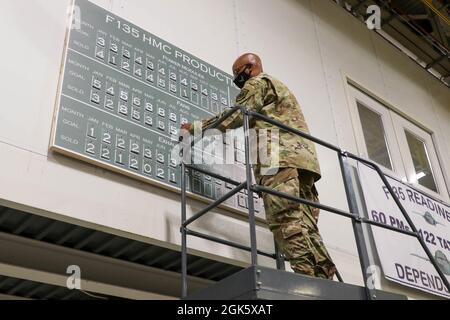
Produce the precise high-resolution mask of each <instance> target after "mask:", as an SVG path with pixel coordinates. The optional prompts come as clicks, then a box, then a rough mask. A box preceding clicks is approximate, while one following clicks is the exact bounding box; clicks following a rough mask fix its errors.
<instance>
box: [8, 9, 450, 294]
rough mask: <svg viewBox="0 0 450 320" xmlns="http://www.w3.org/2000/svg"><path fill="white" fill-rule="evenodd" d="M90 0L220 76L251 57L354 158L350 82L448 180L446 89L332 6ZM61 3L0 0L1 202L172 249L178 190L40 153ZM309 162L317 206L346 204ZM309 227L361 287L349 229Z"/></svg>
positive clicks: (236, 231) (264, 242) (317, 129)
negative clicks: (403, 128)
mask: <svg viewBox="0 0 450 320" xmlns="http://www.w3.org/2000/svg"><path fill="white" fill-rule="evenodd" d="M94 2H95V3H97V4H99V5H101V6H103V7H105V8H106V9H108V10H112V11H113V12H114V13H115V14H118V15H120V16H122V17H123V18H125V19H128V20H130V21H131V22H133V23H135V24H137V25H139V26H140V27H142V28H144V29H147V30H148V31H150V32H152V33H154V34H156V35H158V36H160V37H161V38H163V39H165V40H167V41H169V42H171V43H173V44H175V45H177V46H179V47H180V48H183V49H184V50H186V51H188V52H190V53H192V54H194V55H196V56H198V57H200V58H202V59H204V60H206V61H208V62H210V63H212V64H213V65H215V66H217V67H219V68H221V69H223V70H226V71H229V70H230V67H231V64H232V63H233V61H234V59H235V58H236V56H237V55H238V54H240V53H243V52H246V51H254V52H257V53H260V55H261V57H262V58H263V61H264V63H265V69H266V71H267V72H268V73H271V74H273V75H274V76H275V77H277V78H279V79H280V80H282V81H284V82H285V83H286V84H287V85H288V86H289V87H290V88H291V89H292V90H293V92H294V93H295V94H296V96H297V97H298V98H299V101H300V102H301V105H302V108H303V111H304V113H305V116H306V118H307V120H308V123H309V126H310V129H311V132H312V134H313V135H315V136H317V137H319V138H321V139H324V140H326V141H329V142H331V143H333V144H337V145H339V146H340V147H341V148H343V149H346V150H349V151H353V152H357V150H356V143H355V138H354V136H353V134H354V133H353V130H352V128H351V119H350V114H349V108H348V101H347V96H346V82H345V81H344V75H346V76H349V77H350V78H351V79H353V80H354V81H356V82H359V83H360V84H361V85H362V86H364V87H365V88H367V89H368V90H370V91H372V92H374V93H376V94H377V95H379V96H380V97H382V98H383V99H386V100H387V101H389V102H390V103H391V104H392V105H394V106H395V107H396V108H398V109H400V110H401V111H403V112H404V113H405V114H408V115H409V116H411V117H413V118H415V119H416V120H418V121H419V122H420V123H421V124H423V125H424V126H426V127H427V128H428V129H430V130H431V131H433V132H434V137H435V140H436V144H437V146H438V148H439V152H440V155H441V161H442V162H443V163H442V164H443V167H444V170H445V172H446V174H447V179H449V172H450V170H449V168H450V141H449V139H446V137H448V136H450V103H449V101H450V91H449V89H448V88H446V87H444V86H443V85H442V84H441V83H439V82H438V81H437V80H436V79H434V78H433V77H431V76H430V75H428V74H427V73H426V72H425V71H423V70H421V69H420V68H419V67H418V66H417V65H416V64H415V63H414V62H412V61H410V60H409V59H408V58H407V57H406V56H404V55H403V54H401V53H400V52H398V51H397V50H396V49H394V48H393V47H392V46H390V45H389V44H388V43H387V42H385V41H384V40H382V39H381V38H380V37H378V36H377V35H376V34H374V33H372V32H370V31H368V30H367V29H366V28H365V27H364V25H363V24H362V23H360V22H358V21H357V20H356V19H352V18H351V17H350V16H349V15H348V14H347V13H346V12H344V10H342V9H341V8H339V7H337V6H336V5H335V4H334V3H332V2H331V1H328V0H320V1H312V0H311V1H308V0H241V1H237V0H235V1H230V0H215V1H207V0H191V1H182V0H177V1H175V0H173V1H164V0H154V1H142V0H109V1H107V0H96V1H94ZM68 3H69V0H64V1H61V0H33V1H29V0H14V1H13V0H2V1H0V37H1V38H2V39H7V40H8V41H7V42H6V43H8V48H4V49H3V50H1V52H0V58H1V60H0V61H3V63H2V64H1V65H0V74H1V78H0V87H1V92H2V93H3V99H2V101H1V106H0V108H1V112H0V203H3V204H7V205H13V206H15V207H17V208H19V209H26V210H32V211H33V212H35V213H37V214H42V215H48V216H51V217H55V218H57V219H62V220H67V221H76V222H77V223H80V224H84V225H89V226H91V227H95V228H98V229H102V230H109V231H113V232H115V233H118V234H121V235H125V236H128V237H132V238H136V239H141V240H143V241H148V242H152V243H158V244H162V245H166V246H169V247H176V246H177V245H178V244H179V240H180V237H179V216H180V205H179V197H178V195H177V194H174V193H171V192H168V191H165V190H161V189H159V188H156V187H153V186H151V185H146V184H143V183H141V182H138V181H135V180H133V179H130V178H127V177H123V176H120V175H118V174H114V173H110V172H108V171H105V170H103V169H100V168H96V167H94V166H91V165H87V164H84V163H81V162H79V161H76V160H72V159H69V158H66V157H63V156H59V155H55V154H52V153H49V152H48V144H49V139H50V131H51V121H52V116H53V110H54V101H55V95H56V87H57V81H58V73H59V68H60V62H61V54H62V49H63V41H64V36H65V26H66V21H65V14H66V7H67V5H68ZM19 17H20V18H19ZM5 49H6V50H5ZM8 49H9V50H8ZM319 158H320V162H321V166H322V171H323V177H324V178H323V179H322V181H321V182H320V183H319V185H318V188H319V193H320V194H321V201H322V202H323V203H324V204H329V205H333V206H335V207H338V208H341V209H347V205H346V200H345V199H346V198H345V193H344V190H343V186H342V182H341V177H340V171H339V167H338V163H337V161H336V156H335V154H334V153H332V152H330V151H326V150H324V149H323V148H319ZM191 205H192V210H195V209H198V208H200V207H201V206H202V205H201V204H199V203H197V202H192V203H191ZM154 208H158V210H155V209H154ZM196 227H197V228H199V229H200V230H203V231H205V232H208V233H211V234H216V235H218V236H221V237H224V238H227V239H230V240H233V241H238V242H248V236H247V234H248V232H247V230H248V229H247V225H246V223H245V222H244V221H236V220H235V219H233V218H232V217H230V216H225V215H212V216H208V217H205V218H204V219H203V220H202V221H200V222H199V223H197V224H196ZM319 227H320V228H321V232H322V235H323V237H324V239H325V242H326V244H327V246H328V247H329V249H330V252H331V254H332V256H333V258H334V259H335V262H336V264H337V265H338V267H339V269H340V271H341V274H342V276H343V277H344V278H345V280H346V281H347V282H350V283H359V284H360V283H361V281H362V277H361V275H360V273H361V272H360V266H359V262H358V258H357V253H356V247H355V245H354V237H353V232H352V228H351V224H350V222H349V221H347V220H346V219H344V218H341V217H338V216H336V215H333V214H330V213H327V212H322V215H321V220H320V223H319ZM257 237H258V242H259V245H260V248H261V249H265V250H273V249H272V237H271V234H270V232H268V231H267V230H266V229H265V228H264V227H259V228H258V234H257ZM189 246H190V247H192V248H193V249H195V250H198V251H202V252H206V253H207V254H209V255H215V256H222V257H224V258H222V259H232V260H234V261H235V263H242V261H248V254H246V253H242V252H240V251H237V250H232V249H230V248H228V247H223V246H220V245H216V244H212V243H208V242H205V241H203V240H198V239H193V238H189ZM206 253H205V254H206ZM237 261H240V262H237ZM261 262H262V263H263V264H266V265H273V263H272V262H271V261H268V260H267V259H262V261H261ZM385 285H386V287H389V288H390V289H392V290H397V291H399V290H402V288H401V287H398V286H389V285H388V284H385ZM403 292H406V293H407V294H408V295H410V296H411V297H422V298H423V297H427V296H424V295H421V294H418V293H415V292H414V291H409V290H405V291H403Z"/></svg>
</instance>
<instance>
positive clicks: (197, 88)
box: [51, 0, 262, 215]
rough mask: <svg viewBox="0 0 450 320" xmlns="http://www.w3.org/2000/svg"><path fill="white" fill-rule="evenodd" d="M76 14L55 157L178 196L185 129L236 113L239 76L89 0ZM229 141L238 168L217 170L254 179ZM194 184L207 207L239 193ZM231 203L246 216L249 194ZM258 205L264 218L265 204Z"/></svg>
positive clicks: (195, 180) (192, 190)
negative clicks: (177, 152)
mask: <svg viewBox="0 0 450 320" xmlns="http://www.w3.org/2000/svg"><path fill="white" fill-rule="evenodd" d="M72 9H73V10H72V11H71V12H72V18H71V21H70V27H69V28H68V32H67V36H66V44H65V53H64V58H63V65H62V70H61V79H60V86H59V89H58V99H57V103H56V112H55V120H54V125H53V136H52V142H51V150H53V151H57V152H61V153H63V154H65V155H68V156H72V157H75V158H77V159H80V160H84V161H87V162H90V163H93V164H95V165H99V166H101V167H103V168H107V169H110V170H113V171H116V172H119V173H123V174H126V175H128V176H131V177H134V178H138V179H140V180H145V181H147V182H150V183H153V184H157V185H159V186H161V187H164V188H168V189H171V190H179V188H180V174H181V169H180V167H179V165H178V164H177V163H176V161H175V160H174V159H172V158H171V153H172V149H173V148H174V146H175V145H176V144H177V143H178V138H177V135H178V133H179V128H180V126H181V124H183V123H185V122H194V121H195V120H201V119H204V118H209V117H211V116H214V115H216V114H217V113H219V112H221V111H223V110H224V109H225V108H228V107H230V106H232V103H233V100H234V98H235V96H236V95H237V94H238V90H237V89H236V88H235V87H234V86H233V83H232V78H231V76H230V75H229V74H227V73H225V72H223V71H221V70H219V69H217V68H215V67H214V66H212V65H210V64H208V63H206V62H204V61H202V60H200V59H198V58H196V57H194V56H193V55H191V54H189V53H187V52H185V51H183V50H181V49H179V48H178V47H176V46H174V45H172V44H170V43H168V42H166V41H164V40H162V39H160V38H159V37H156V36H155V35H153V34H151V33H149V32H147V31H145V30H143V29H141V28H139V27H137V26H135V25H134V24H132V23H130V22H128V21H126V20H124V19H122V18H120V17H118V16H117V15H114V14H112V13H110V12H109V11H107V10H105V9H103V8H101V7H99V6H97V5H94V4H93V3H91V2H89V1H87V0H76V1H74V3H73V8H72ZM223 143H224V144H230V143H232V144H234V146H233V147H234V148H235V155H236V165H231V166H230V165H224V166H222V167H223V169H222V170H220V169H218V168H220V167H221V166H215V167H214V168H215V171H216V172H219V173H220V174H222V175H225V176H227V177H233V178H235V179H237V180H238V181H243V180H245V179H244V177H245V171H244V170H242V164H243V162H244V161H243V159H244V150H243V145H242V142H239V141H231V142H230V141H226V139H224V141H223ZM211 168H213V167H210V169H211ZM220 171H222V172H220ZM187 185H188V190H189V194H190V195H196V196H200V197H202V198H206V199H217V198H219V197H220V196H222V195H223V194H225V193H226V192H227V190H230V189H231V188H232V187H233V186H232V185H228V184H226V183H225V182H223V181H220V180H217V179H214V178H212V177H210V176H207V175H204V174H201V173H200V172H194V173H193V174H192V176H189V177H188V179H187ZM225 204H226V205H227V206H229V207H232V208H234V209H237V210H240V211H246V208H247V207H248V199H247V196H246V193H245V192H242V193H239V194H238V195H236V196H235V197H233V198H231V199H229V200H228V201H227V202H226V203H225ZM255 207H256V210H257V214H259V215H261V213H262V203H261V200H260V199H256V204H255Z"/></svg>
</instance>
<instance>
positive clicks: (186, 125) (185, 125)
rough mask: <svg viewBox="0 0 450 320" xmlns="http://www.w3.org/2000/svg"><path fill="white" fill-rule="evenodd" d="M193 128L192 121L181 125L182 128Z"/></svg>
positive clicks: (189, 129) (188, 129)
mask: <svg viewBox="0 0 450 320" xmlns="http://www.w3.org/2000/svg"><path fill="white" fill-rule="evenodd" d="M191 128H192V123H185V124H182V125H181V129H182V130H187V131H189V132H190V131H191Z"/></svg>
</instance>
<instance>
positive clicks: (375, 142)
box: [357, 102, 392, 170]
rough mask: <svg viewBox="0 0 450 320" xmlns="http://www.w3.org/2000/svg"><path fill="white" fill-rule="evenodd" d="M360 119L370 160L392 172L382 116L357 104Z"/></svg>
mask: <svg viewBox="0 0 450 320" xmlns="http://www.w3.org/2000/svg"><path fill="white" fill-rule="evenodd" d="M357 105H358V112H359V118H360V119H361V127H362V131H363V135H364V141H365V143H366V146H367V153H368V156H369V159H371V160H373V161H375V162H376V163H378V164H380V165H382V166H384V167H386V168H388V169H389V170H392V163H391V156H390V155H389V150H388V146H387V141H386V135H385V131H384V126H383V121H382V120H381V115H380V114H378V113H376V112H374V111H372V110H370V109H369V108H367V107H366V106H364V105H362V104H361V103H360V102H357Z"/></svg>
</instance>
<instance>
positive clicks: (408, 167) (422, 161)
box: [349, 86, 449, 200]
mask: <svg viewBox="0 0 450 320" xmlns="http://www.w3.org/2000/svg"><path fill="white" fill-rule="evenodd" d="M349 88H350V90H349V92H350V94H351V96H352V100H353V103H352V105H351V107H352V108H351V116H352V121H353V126H354V131H355V138H356V143H357V147H358V152H359V154H360V155H361V156H363V157H365V158H368V159H370V160H372V161H374V162H375V163H377V164H379V165H380V167H381V168H382V170H383V171H384V172H386V173H387V174H391V175H393V176H396V177H397V178H399V179H401V180H403V181H405V182H409V183H411V184H413V185H414V186H415V187H416V188H418V189H420V190H422V191H423V192H426V193H428V194H430V195H432V196H436V197H438V198H442V199H443V200H449V194H448V189H447V186H446V184H445V180H444V174H443V170H442V169H441V166H440V163H439V160H438V156H437V152H436V149H435V145H434V143H433V137H432V135H431V134H430V132H429V131H427V130H424V129H423V128H422V127H420V126H418V125H416V124H415V123H414V122H412V121H409V120H408V119H406V118H405V117H403V116H401V115H399V114H398V113H397V112H395V111H394V110H392V109H391V108H388V107H386V106H385V105H384V104H381V103H380V102H379V101H378V100H376V99H374V98H372V97H371V96H369V95H368V94H366V93H364V92H363V91H361V90H359V89H357V88H355V87H353V86H350V87H349Z"/></svg>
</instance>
